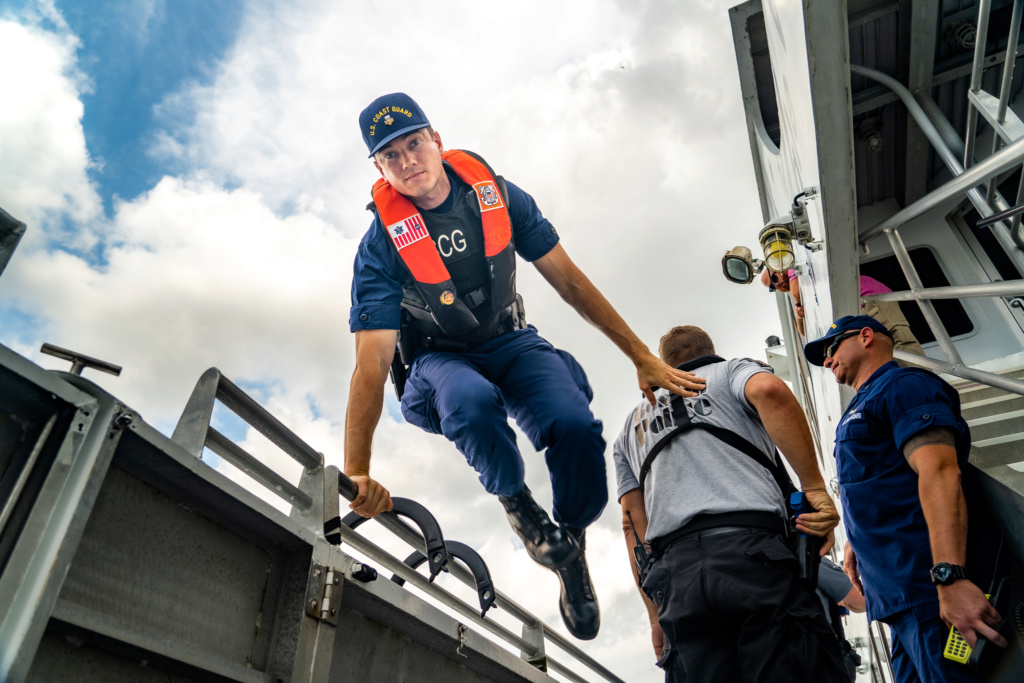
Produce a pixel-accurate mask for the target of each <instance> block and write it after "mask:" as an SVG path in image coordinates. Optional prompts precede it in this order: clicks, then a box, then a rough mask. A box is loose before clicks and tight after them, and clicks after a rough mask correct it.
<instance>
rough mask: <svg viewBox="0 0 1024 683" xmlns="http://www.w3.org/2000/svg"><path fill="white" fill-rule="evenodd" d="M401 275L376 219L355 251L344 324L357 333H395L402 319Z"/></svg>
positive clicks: (403, 274) (403, 276) (403, 275)
mask: <svg viewBox="0 0 1024 683" xmlns="http://www.w3.org/2000/svg"><path fill="white" fill-rule="evenodd" d="M404 279H405V273H404V272H403V269H402V267H401V266H400V265H399V264H398V259H397V257H396V256H395V253H394V249H392V248H391V245H389V244H388V243H387V236H386V235H385V234H384V229H383V228H382V227H381V225H380V221H379V220H377V219H376V218H375V219H374V221H373V225H371V226H370V229H369V230H368V231H367V233H366V235H364V236H363V239H362V241H361V242H360V243H359V249H357V250H356V260H355V264H354V265H353V266H352V308H351V309H350V310H349V314H348V325H349V329H350V330H351V331H352V332H357V331H359V330H397V329H399V327H400V326H401V320H402V282H403V280H404Z"/></svg>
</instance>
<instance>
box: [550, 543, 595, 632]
mask: <svg viewBox="0 0 1024 683" xmlns="http://www.w3.org/2000/svg"><path fill="white" fill-rule="evenodd" d="M569 531H570V532H571V533H572V535H573V536H574V537H575V538H576V540H577V541H579V544H580V555H579V557H578V558H576V561H574V562H570V563H569V564H568V565H566V566H565V567H562V568H561V569H556V570H555V573H556V574H558V580H559V581H560V582H561V583H562V594H561V596H559V598H558V611H559V612H561V613H562V621H563V622H565V627H566V628H567V629H569V633H571V634H573V635H574V636H576V637H577V638H579V639H580V640H592V639H593V638H594V637H595V636H597V630H598V629H599V628H601V608H600V607H598V605H597V596H596V595H595V594H594V587H593V586H592V585H591V584H590V572H589V571H588V569H587V556H586V549H587V537H586V535H585V534H586V531H585V530H583V529H569Z"/></svg>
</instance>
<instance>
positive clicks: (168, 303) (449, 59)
mask: <svg viewBox="0 0 1024 683" xmlns="http://www.w3.org/2000/svg"><path fill="white" fill-rule="evenodd" d="M731 4H735V3H734V2H733V1H732V0H694V1H693V2H686V3H675V4H672V5H671V6H669V5H667V4H663V3H636V2H633V1H632V0H566V2H564V3H559V4H557V5H555V6H552V5H551V4H550V3H546V2H542V1H541V0H524V1H523V2H520V3H515V4H513V5H507V6H504V7H502V8H501V11H500V13H498V12H497V11H496V12H495V13H488V12H486V11H483V12H482V11H480V8H481V5H480V3H478V2H475V1H473V0H436V1H435V2H434V3H432V4H431V5H430V11H422V12H398V11H395V7H396V6H397V5H394V4H390V5H383V4H381V3H375V2H372V1H371V0H348V1H346V2H345V3H323V2H319V1H313V0H250V1H248V2H241V1H236V0H216V1H213V2H211V1H207V2H200V1H198V0H164V1H160V0H115V1H112V2H99V1H91V2H80V1H75V2H72V1H67V2H65V1H61V0H33V1H18V2H10V1H9V0H7V1H5V0H0V63H4V64H5V65H14V68H10V67H8V66H5V68H4V69H3V70H0V92H3V93H4V95H5V102H4V104H3V106H2V107H0V207H3V208H4V209H5V210H7V211H9V212H10V213H11V214H12V215H14V216H15V217H17V218H18V219H20V220H23V221H24V222H25V223H26V224H27V225H28V232H27V233H26V235H25V238H24V239H23V240H22V243H21V245H20V246H19V248H18V251H17V253H15V255H14V258H13V259H12V261H11V263H10V265H9V266H8V268H7V269H6V270H5V271H4V273H3V277H2V278H0V343H2V344H5V345H7V346H9V347H11V348H13V349H14V350H15V351H17V352H18V353H21V354H23V355H25V356H26V357H28V358H30V359H32V360H34V361H36V362H38V363H40V364H41V365H43V366H44V367H50V368H66V363H64V362H62V361H58V360H56V359H53V358H50V357H45V356H41V355H40V354H39V351H38V349H39V346H40V345H41V344H42V342H44V341H46V342H50V343H53V344H56V345H58V346H62V347H65V348H70V349H74V350H78V351H81V352H82V353H85V354H88V355H91V356H94V357H97V358H101V359H103V360H107V361H110V362H113V363H116V364H118V365H122V366H124V371H123V372H122V374H121V376H120V377H117V378H114V377H110V376H107V375H103V376H100V375H96V376H93V377H91V379H93V381H95V382H97V383H98V384H100V385H101V386H103V387H104V388H106V389H108V390H109V391H111V392H112V393H114V394H115V395H116V396H118V398H119V399H121V400H123V401H124V402H125V403H127V404H128V405H130V406H132V408H133V409H135V410H136V411H138V412H139V414H141V415H142V417H143V419H145V420H146V421H147V422H149V423H150V424H152V425H154V426H155V427H156V428H157V429H159V430H161V431H163V432H164V433H167V434H170V433H171V432H172V431H173V428H174V425H175V424H176V421H177V419H178V416H179V415H180V414H181V411H182V409H183V407H184V405H185V402H186V400H187V399H188V396H189V394H190V393H191V391H192V388H193V387H194V385H195V382H196V381H197V380H198V378H199V377H200V375H201V374H202V373H203V372H204V371H205V370H206V369H207V368H210V367H218V368H220V369H221V371H222V372H223V373H224V375H225V376H227V377H229V378H230V379H232V380H233V381H235V382H236V383H237V384H239V385H240V386H242V387H245V388H247V389H248V390H252V391H253V393H254V395H256V396H257V398H258V399H259V401H260V402H261V403H262V404H263V405H265V406H266V407H267V408H268V410H270V411H271V413H273V414H274V415H275V416H276V417H277V418H278V419H280V420H281V421H282V422H284V423H285V424H286V425H288V426H289V427H290V428H292V429H293V430H294V431H295V432H296V433H298V434H299V435H300V436H301V437H302V438H303V439H304V440H306V441H307V442H308V443H309V444H310V445H311V446H313V447H314V449H316V450H317V451H321V452H323V453H324V455H325V458H326V459H327V461H328V462H331V463H334V464H339V465H340V464H341V463H342V458H343V452H344V419H345V410H346V407H347V400H348V383H349V379H350V377H351V374H352V369H353V358H354V349H353V342H352V337H351V335H350V333H349V331H348V322H347V318H348V307H349V288H350V284H351V264H352V261H353V257H354V254H355V249H356V246H357V244H358V242H359V239H360V238H361V236H362V234H363V233H364V232H365V230H366V228H367V227H368V225H369V214H367V213H366V211H365V208H364V207H365V205H366V202H367V201H368V200H369V190H370V186H371V185H372V183H373V182H374V180H375V179H376V177H377V175H376V171H375V170H374V168H373V166H372V164H370V163H369V162H368V161H367V159H366V150H365V147H364V146H363V143H362V140H361V138H360V135H359V131H358V128H357V125H356V120H357V116H358V113H359V111H360V110H361V109H362V108H363V107H365V106H366V104H368V103H369V102H370V101H371V100H373V99H374V98H375V97H377V96H378V95H380V94H382V93H386V92H394V91H404V92H408V93H409V94H410V95H412V96H413V97H414V98H415V99H416V100H417V102H418V103H419V104H420V105H421V106H422V107H423V108H424V110H425V111H426V112H427V114H428V116H429V117H430V119H431V121H432V123H433V124H434V127H435V128H436V129H437V130H438V131H439V132H440V134H441V136H442V139H443V140H444V142H445V144H446V146H447V147H449V148H466V149H471V150H473V151H477V152H479V153H481V154H482V155H483V156H484V157H485V158H486V159H487V160H488V162H489V163H490V164H491V165H492V166H493V167H494V168H495V169H497V171H498V172H499V173H501V174H502V175H504V176H506V177H507V178H509V179H511V180H512V181H514V182H515V183H516V184H517V185H519V186H520V187H522V188H524V189H525V190H526V191H527V192H529V193H530V194H531V195H532V196H533V197H534V198H535V199H536V200H537V203H538V205H539V206H540V207H541V209H542V211H543V212H544V214H545V215H546V216H547V217H548V218H549V219H550V220H551V221H552V223H553V224H554V225H555V226H556V227H557V228H558V232H559V235H560V236H561V239H562V243H563V245H564V246H565V248H566V250H567V252H568V253H569V254H570V255H571V257H572V258H573V259H574V261H575V262H576V263H577V264H579V265H580V267H581V268H582V269H583V270H584V271H585V272H586V273H587V274H588V276H589V277H590V278H591V279H592V280H593V281H594V282H595V283H596V284H597V285H598V286H599V287H600V288H601V289H602V291H603V292H604V293H605V294H606V296H607V297H608V298H609V300H611V302H612V303H613V304H614V305H615V306H616V307H617V309H618V310H619V311H620V312H621V313H622V314H623V316H624V317H625V318H626V320H627V321H628V322H629V323H630V325H631V326H632V327H633V329H634V330H635V331H636V333H637V334H638V336H640V337H641V339H643V340H645V341H646V342H648V344H649V345H651V346H654V345H656V343H657V339H658V338H659V337H660V335H661V334H662V333H663V332H664V331H665V330H666V329H668V328H669V327H671V326H672V325H676V324H682V323H693V324H698V325H701V326H702V327H704V328H705V329H707V330H708V331H709V332H710V333H711V335H712V337H713V338H714V339H715V340H716V342H717V343H718V349H719V352H720V353H721V354H722V355H725V356H750V357H760V354H761V353H762V346H761V342H762V340H763V339H764V338H766V337H767V336H769V335H770V334H778V333H779V329H778V324H777V322H776V315H775V304H774V301H773V300H772V299H771V298H769V297H767V296H766V295H765V294H764V292H763V291H758V290H756V289H755V288H754V287H749V288H744V287H740V286H736V285H731V284H729V283H726V282H725V281H724V280H723V279H722V276H721V270H720V268H721V267H720V259H721V255H722V254H723V253H724V252H725V251H726V250H727V249H729V248H731V247H733V246H735V245H736V244H740V243H746V244H748V245H753V243H754V242H755V240H756V236H757V232H758V230H759V228H760V227H761V217H760V210H759V204H758V200H757V190H756V187H755V184H754V180H753V173H752V164H751V161H750V155H749V151H748V141H747V133H746V126H745V123H744V119H743V112H742V102H741V99H740V95H739V87H738V78H737V76H736V73H735V60H734V56H733V47H732V42H731V37H730V33H729V23H728V18H727V9H728V6H729V5H731ZM539 16H543V17H544V20H543V21H538V19H537V18H538V17H539ZM517 279H518V283H519V287H520V289H521V291H522V293H523V295H524V297H525V299H526V308H527V310H528V311H529V314H530V321H531V323H533V324H535V325H536V326H537V327H538V328H539V329H540V330H541V332H542V333H543V334H544V335H545V336H546V337H547V338H548V339H549V340H551V341H552V343H554V344H555V345H556V346H559V347H562V348H566V349H568V350H569V351H571V352H572V353H573V354H574V355H575V356H576V357H577V359H578V360H579V361H580V363H581V364H582V365H583V366H584V368H586V370H587V373H588V376H589V378H590V380H591V383H592V385H593V386H594V391H595V399H594V403H593V409H594V411H595V413H596V414H597V416H598V417H599V418H600V419H602V420H603V421H604V424H605V430H606V433H605V438H606V440H607V441H609V442H611V441H613V440H614V438H615V436H616V434H617V432H618V428H619V426H620V425H621V424H622V423H623V420H624V419H625V416H626V415H627V414H628V413H629V411H630V410H631V409H632V407H633V406H634V405H635V403H636V401H637V400H638V399H639V391H638V390H637V388H636V377H635V371H634V369H633V367H632V365H631V364H630V363H629V361H628V360H626V358H625V357H624V356H622V354H621V353H620V352H619V351H618V350H617V349H616V348H615V347H614V346H613V345H612V344H611V343H610V342H608V341H607V340H606V339H604V338H602V337H600V335H599V334H598V333H596V332H594V330H593V329H592V328H591V327H590V326H589V325H588V324H587V323H586V322H584V321H582V320H581V319H580V318H579V317H578V316H576V315H574V314H573V313H572V312H571V311H570V310H569V309H568V308H567V307H566V305H565V304H564V302H562V301H561V300H560V299H559V297H558V296H557V295H555V294H554V292H552V291H551V290H550V288H549V287H547V285H546V284H545V283H544V282H543V281H542V280H541V279H540V278H539V277H538V275H537V274H536V272H535V271H533V269H532V268H530V267H529V266H528V265H526V264H522V265H521V267H520V271H519V273H518V275H517ZM384 394H385V410H384V411H383V415H382V418H381V423H380V425H379V426H378V429H377V432H376V436H375V441H374V453H375V455H374V464H373V468H374V469H373V471H374V474H375V476H376V477H377V478H378V479H380V480H381V481H382V482H385V484H386V485H387V486H388V487H389V489H390V490H391V491H392V493H394V494H395V495H404V496H407V497H410V498H413V499H416V500H417V501H418V502H420V503H422V504H424V505H426V506H427V507H428V508H429V509H430V510H431V511H432V512H433V513H434V514H435V516H436V517H438V520H439V521H440V522H441V523H442V525H443V526H444V528H445V532H446V535H448V536H449V537H451V538H455V539H458V540H461V541H463V542H467V543H469V544H470V545H472V546H474V547H475V548H477V549H478V550H479V551H480V552H481V554H482V555H483V556H484V557H485V558H486V559H487V560H488V563H489V565H490V566H491V568H492V573H493V574H494V576H495V582H496V585H500V586H501V587H502V590H504V591H506V592H507V593H508V594H510V595H512V596H514V597H516V599H517V600H521V603H522V604H524V605H525V606H526V607H527V608H529V609H531V610H533V611H535V612H536V613H537V614H539V615H540V616H541V617H542V618H544V619H545V620H546V621H547V622H548V623H550V624H552V625H553V626H554V627H555V628H559V629H561V625H560V619H559V617H558V612H557V602H556V596H557V592H558V588H557V582H555V580H554V577H553V576H552V575H551V574H550V572H543V571H542V570H539V569H537V568H536V567H535V566H534V565H532V564H531V562H530V560H529V559H528V558H527V557H526V556H525V553H524V552H523V551H522V550H521V549H520V548H519V547H517V546H516V544H515V543H514V542H513V540H512V539H513V538H514V537H513V536H512V535H511V532H510V531H509V530H508V528H507V524H506V522H505V520H504V514H503V512H502V510H501V506H500V505H499V504H497V502H495V501H494V500H493V499H492V498H491V497H489V496H487V495H486V494H485V493H484V492H483V491H482V489H481V487H480V485H479V483H478V482H477V480H476V476H475V474H474V473H473V472H472V470H470V469H469V468H468V467H467V466H466V465H465V463H464V461H463V460H462V457H461V456H460V455H459V454H458V453H457V452H455V450H454V449H453V448H452V447H451V446H450V444H448V443H447V442H446V441H445V440H444V439H441V438H438V437H433V436H431V435H427V434H425V433H422V432H420V431H418V430H416V429H415V428H413V427H411V426H410V425H408V424H405V423H404V422H403V421H402V420H401V419H400V413H399V411H398V404H397V402H396V401H395V399H394V396H393V390H392V388H391V386H390V385H389V386H387V387H385V390H384ZM225 412H226V411H222V410H221V411H219V412H218V415H217V420H218V424H219V425H220V426H221V427H222V428H223V430H224V431H225V432H226V433H227V434H228V435H229V436H231V437H232V438H233V439H235V440H236V441H238V442H239V443H240V444H241V445H243V447H245V448H247V449H248V450H250V452H252V453H253V454H254V455H255V456H256V457H258V458H260V459H261V460H263V461H265V462H267V463H269V464H271V465H272V466H274V467H275V468H276V469H278V470H279V471H281V472H282V473H283V474H284V475H285V476H289V477H292V478H293V479H297V477H298V467H297V465H296V464H295V463H292V462H291V461H290V460H289V458H288V457H287V456H285V455H283V454H282V453H280V451H277V450H275V449H274V448H273V446H271V445H269V444H268V443H264V442H263V441H261V440H260V439H258V438H255V437H253V436H252V435H251V434H249V433H248V431H247V430H246V429H245V427H244V425H242V424H240V423H239V421H237V420H235V419H233V418H232V417H231V416H230V415H224V414H223V413H225ZM520 443H521V444H522V450H523V452H524V457H525V459H526V462H527V484H528V485H529V486H530V488H531V489H532V490H533V491H534V492H535V494H536V495H537V497H538V499H539V500H540V502H541V503H542V504H545V505H548V506H550V502H551V500H550V486H549V484H548V482H547V473H546V470H545V468H544V466H543V459H542V455H541V454H537V453H535V452H533V449H532V448H531V447H530V446H529V444H528V442H527V441H526V440H525V438H523V439H520ZM231 476H236V475H235V474H232V475H231ZM237 476H238V478H239V480H240V481H243V480H244V478H242V477H241V475H237ZM610 487H611V488H612V490H614V482H610ZM453 502H455V503H457V504H453ZM466 510H472V514H466ZM588 545H589V547H590V549H589V550H588V557H589V558H590V564H591V567H592V568H593V572H594V576H595V579H594V581H595V585H596V587H597V591H598V595H599V599H600V601H601V604H602V608H603V610H604V613H605V623H607V624H609V625H615V624H620V625H625V626H623V627H621V628H618V629H614V628H606V629H605V630H603V631H602V633H601V635H600V636H599V637H598V639H597V640H595V641H593V642H591V643H588V644H586V646H585V647H586V648H587V649H588V651H590V652H593V653H594V654H595V655H596V656H598V657H599V658H600V659H601V660H602V661H603V662H604V663H605V664H607V665H608V666H609V667H610V668H612V669H613V670H615V671H618V672H620V675H622V676H623V677H624V678H625V679H626V680H629V681H641V682H642V681H655V680H659V675H658V671H657V670H656V669H655V668H654V667H653V665H652V661H653V652H651V651H650V642H649V637H650V633H649V630H648V629H647V625H646V624H645V623H644V617H645V614H644V611H643V609H642V607H641V603H640V599H639V597H638V595H637V593H636V590H635V588H633V587H632V586H631V585H630V583H629V576H628V565H627V564H626V562H627V558H626V554H625V552H624V550H623V547H622V541H621V533H620V530H619V528H618V515H617V513H616V510H615V505H614V501H613V502H612V504H611V505H610V506H609V508H608V509H607V511H606V513H605V515H604V516H603V517H602V519H601V520H600V521H599V522H598V523H597V524H596V525H595V526H594V527H593V528H592V529H591V531H589V532H588ZM515 628H516V629H518V626H516V627H515Z"/></svg>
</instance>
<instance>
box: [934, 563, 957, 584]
mask: <svg viewBox="0 0 1024 683" xmlns="http://www.w3.org/2000/svg"><path fill="white" fill-rule="evenodd" d="M952 575H953V570H952V569H951V568H950V566H949V565H948V564H940V565H937V566H936V567H935V568H933V569H932V576H933V577H935V582H936V583H945V582H946V581H948V580H949V578H950V577H951V576H952Z"/></svg>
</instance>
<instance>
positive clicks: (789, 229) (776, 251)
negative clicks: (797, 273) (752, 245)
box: [757, 216, 796, 273]
mask: <svg viewBox="0 0 1024 683" xmlns="http://www.w3.org/2000/svg"><path fill="white" fill-rule="evenodd" d="M757 239H758V241H759V242H760V243H761V248H762V249H764V263H765V265H766V266H768V270H771V271H774V272H776V273H785V272H787V271H788V270H789V269H790V268H792V267H793V266H794V265H796V254H794V253H793V217H792V216H782V217H779V218H776V219H774V220H773V221H772V222H770V223H769V224H768V225H766V226H764V229H763V230H762V231H761V234H760V235H758V237H757Z"/></svg>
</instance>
